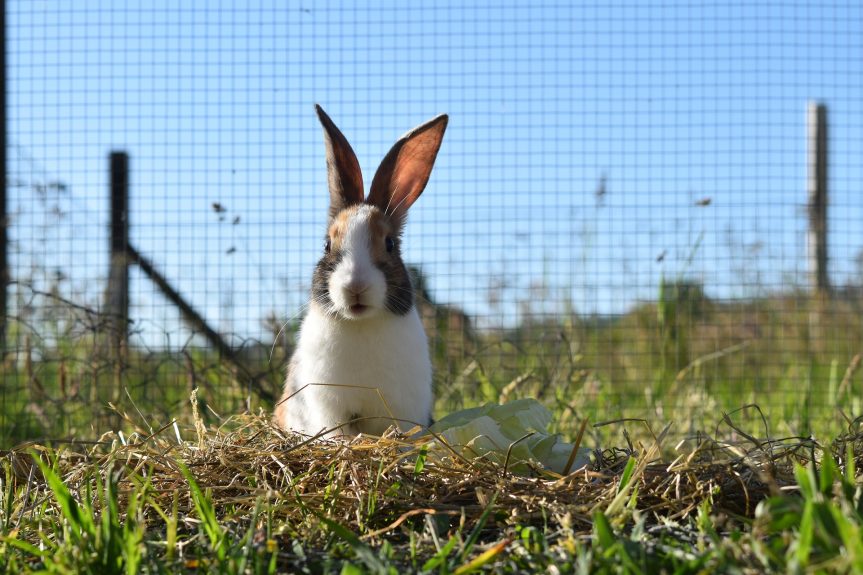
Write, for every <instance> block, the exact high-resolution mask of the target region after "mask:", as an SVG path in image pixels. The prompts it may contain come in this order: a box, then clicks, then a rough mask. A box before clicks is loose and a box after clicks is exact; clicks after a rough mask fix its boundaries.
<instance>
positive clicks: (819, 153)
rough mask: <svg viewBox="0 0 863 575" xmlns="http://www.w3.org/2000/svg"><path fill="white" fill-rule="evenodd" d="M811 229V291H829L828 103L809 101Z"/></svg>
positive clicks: (809, 205) (808, 249)
mask: <svg viewBox="0 0 863 575" xmlns="http://www.w3.org/2000/svg"><path fill="white" fill-rule="evenodd" d="M807 132H808V138H807V139H808V148H809V149H808V156H809V157H808V162H807V164H808V184H807V187H808V192H809V203H808V211H809V233H808V237H807V242H806V243H807V252H808V253H807V255H808V258H809V282H810V284H811V287H812V291H813V292H814V293H816V294H819V295H827V294H828V292H829V291H830V278H829V276H828V275H827V106H825V105H824V104H819V103H817V102H810V103H809V108H808V110H807Z"/></svg>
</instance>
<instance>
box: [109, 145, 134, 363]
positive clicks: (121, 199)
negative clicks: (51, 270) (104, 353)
mask: <svg viewBox="0 0 863 575" xmlns="http://www.w3.org/2000/svg"><path fill="white" fill-rule="evenodd" d="M110 179H111V262H110V266H111V267H110V270H109V271H108V291H107V293H106V294H105V307H106V311H107V313H108V327H109V337H110V341H111V346H112V349H113V351H114V352H115V353H117V354H119V353H121V350H123V349H125V343H126V337H127V335H128V331H127V324H128V320H129V255H128V247H129V209H128V204H129V156H128V154H126V152H111V155H110Z"/></svg>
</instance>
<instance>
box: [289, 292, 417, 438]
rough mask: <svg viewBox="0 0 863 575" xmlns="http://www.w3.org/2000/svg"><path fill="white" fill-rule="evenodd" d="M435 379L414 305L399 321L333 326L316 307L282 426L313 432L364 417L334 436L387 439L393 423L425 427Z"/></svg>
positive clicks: (294, 372)
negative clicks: (382, 436)
mask: <svg viewBox="0 0 863 575" xmlns="http://www.w3.org/2000/svg"><path fill="white" fill-rule="evenodd" d="M431 378H432V368H431V361H430V360H429V355H428V343H427V340H426V336H425V332H424V331H423V328H422V324H421V322H420V319H419V316H418V314H417V312H416V309H415V308H414V309H413V310H411V311H410V312H409V313H407V314H405V315H403V316H398V317H396V316H392V315H388V316H386V317H380V318H370V319H368V320H365V321H333V319H332V318H331V317H327V316H325V314H324V313H322V311H321V310H319V309H318V308H317V307H316V306H312V308H311V310H310V312H309V314H308V316H307V317H306V319H305V321H304V322H303V325H302V327H301V331H300V339H299V342H298V347H297V351H296V354H295V356H294V361H293V363H292V366H291V373H290V374H289V382H288V386H289V387H291V388H292V390H293V392H294V393H295V395H294V396H293V397H291V398H290V399H288V400H287V401H286V402H285V405H284V413H285V418H284V421H283V422H280V423H281V424H282V425H283V426H284V427H287V428H290V429H293V430H295V431H301V432H303V433H306V434H309V435H314V434H317V433H319V432H320V431H322V430H325V429H333V428H336V427H337V426H339V425H342V424H345V423H347V422H349V421H351V420H353V419H358V418H359V421H357V422H355V423H353V424H350V425H349V426H345V427H342V428H340V429H337V430H335V431H334V432H333V433H332V435H339V434H355V433H357V432H363V433H371V434H374V435H380V434H381V433H383V431H384V430H386V428H387V427H389V426H390V425H392V424H393V423H396V424H398V426H399V427H400V428H401V429H402V430H407V429H410V428H411V427H413V425H414V424H423V425H425V424H428V420H429V415H430V413H431V401H432V394H431ZM316 384H317V385H316ZM304 386H305V387H304ZM298 390H299V391H298ZM393 417H395V418H396V419H398V420H404V421H395V422H394V421H393V419H392V418H393Z"/></svg>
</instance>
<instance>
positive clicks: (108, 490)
mask: <svg viewBox="0 0 863 575" xmlns="http://www.w3.org/2000/svg"><path fill="white" fill-rule="evenodd" d="M128 423H129V424H130V425H134V422H133V421H131V420H130V421H128ZM730 425H731V426H732V427H731V428H730V429H734V423H733V421H732V422H730ZM855 429H856V427H855ZM180 433H181V436H188V438H189V439H188V440H182V439H178V437H177V435H176V434H175V431H174V427H173V426H172V425H166V426H164V427H163V429H162V430H158V431H156V433H149V432H145V431H144V430H140V431H139V432H138V433H133V434H132V436H130V437H125V438H123V437H121V436H119V435H118V434H108V435H106V436H104V437H103V438H102V440H101V441H100V442H98V443H97V444H94V445H89V446H86V447H85V446H83V445H81V444H65V445H63V446H62V447H60V448H57V449H52V448H49V447H46V446H40V445H34V446H30V447H27V448H21V449H15V450H13V451H9V452H5V453H4V457H3V460H2V464H0V465H2V474H0V477H2V482H0V502H2V509H0V570H2V571H3V572H17V573H35V572H46V573H100V574H102V573H175V572H189V573H191V572H213V573H276V572H296V573H301V572H305V573H393V574H395V573H404V572H424V573H452V574H456V573H459V574H461V573H480V572H495V573H524V572H545V571H548V570H553V571H554V572H559V573H706V572H738V573H763V572H796V573H847V572H859V571H860V569H861V568H863V532H861V529H863V487H861V479H863V478H861V476H860V475H859V474H858V471H857V470H858V469H859V468H860V465H861V463H863V433H861V432H860V431H854V430H849V431H848V432H847V433H846V434H844V435H842V436H840V437H837V438H836V439H835V440H833V441H832V442H830V443H827V444H819V443H818V442H816V441H814V440H812V439H808V438H787V439H772V438H769V437H761V438H756V437H752V436H748V435H747V434H745V433H743V432H740V431H739V430H738V431H737V432H736V433H732V434H729V435H730V437H727V438H719V437H712V438H708V437H707V436H705V435H702V436H701V437H700V438H698V439H697V440H695V439H693V440H692V441H690V442H688V443H685V444H683V445H679V446H677V447H676V448H675V447H674V446H666V445H664V441H665V440H666V438H667V433H657V434H656V438H655V440H654V441H653V442H651V443H650V444H647V445H641V444H639V445H632V446H626V447H625V448H616V449H612V448H609V449H605V450H602V451H597V452H596V453H595V457H594V461H593V463H592V464H591V465H590V466H589V468H585V469H581V470H578V471H576V472H573V473H570V474H569V475H567V476H558V475H555V474H553V473H551V472H548V471H544V470H542V469H534V470H533V472H531V473H528V474H526V475H514V474H512V473H507V472H506V470H504V469H502V467H501V466H500V465H498V464H495V463H493V462H492V461H490V460H470V459H466V458H464V457H461V456H456V455H454V454H453V452H451V451H449V450H448V449H446V448H444V449H439V448H435V447H434V444H435V442H436V440H433V439H432V440H429V438H425V439H423V440H419V439H417V438H413V439H411V438H406V437H403V436H397V435H390V436H386V437H383V438H380V439H374V440H373V439H362V438H360V439H355V440H353V441H351V442H321V441H315V442H310V441H307V440H304V438H300V437H297V436H292V435H284V434H282V433H281V432H279V431H278V430H276V429H274V428H272V427H271V426H270V425H269V423H268V422H267V420H266V418H264V417H260V416H249V415H246V416H238V417H235V418H232V419H231V420H229V421H227V422H225V423H224V424H223V425H222V426H221V427H219V428H217V427H212V426H211V427H209V428H207V429H205V428H203V427H200V426H199V428H198V431H197V432H196V431H195V430H194V429H193V428H190V429H185V430H180ZM196 433H197V435H196ZM429 442H431V445H430V444H429Z"/></svg>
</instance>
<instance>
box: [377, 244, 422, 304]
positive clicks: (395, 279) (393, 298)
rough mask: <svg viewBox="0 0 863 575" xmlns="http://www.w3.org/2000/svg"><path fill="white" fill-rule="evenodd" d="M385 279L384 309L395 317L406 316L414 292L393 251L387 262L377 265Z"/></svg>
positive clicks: (396, 252) (396, 251)
mask: <svg viewBox="0 0 863 575" xmlns="http://www.w3.org/2000/svg"><path fill="white" fill-rule="evenodd" d="M378 268H380V270H381V271H382V272H383V273H384V277H385V278H387V299H386V308H387V309H388V310H389V311H390V312H392V313H394V314H395V315H405V314H407V313H408V312H409V311H410V310H411V308H412V307H413V305H414V290H413V285H411V278H410V275H409V274H408V270H407V269H406V268H405V265H404V264H403V263H402V260H401V258H400V257H399V255H398V248H396V249H394V250H393V252H392V254H391V257H390V258H388V259H387V261H385V262H383V263H380V264H378Z"/></svg>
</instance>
